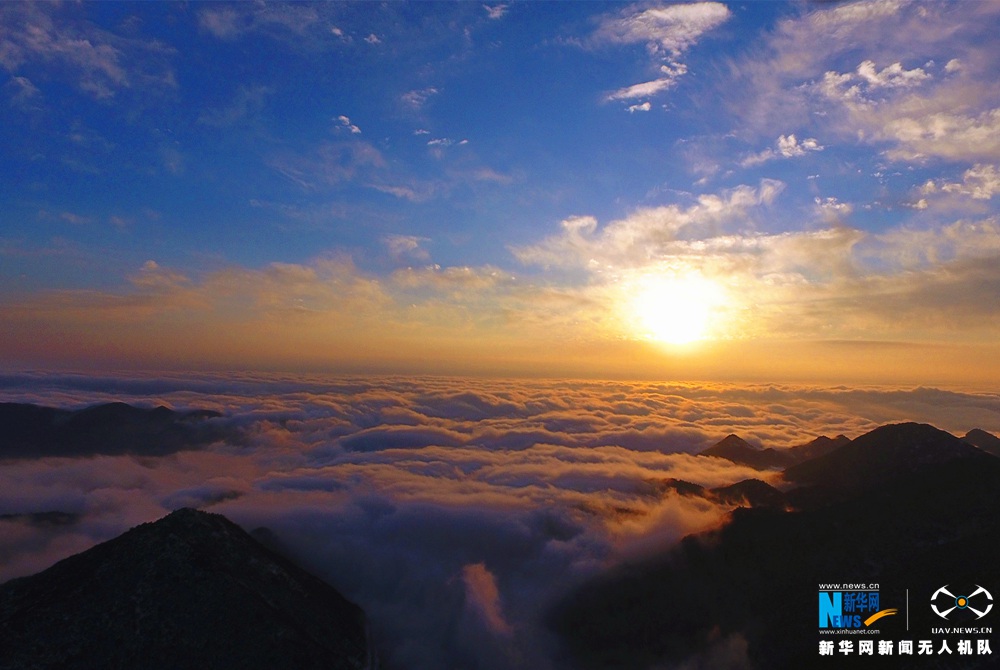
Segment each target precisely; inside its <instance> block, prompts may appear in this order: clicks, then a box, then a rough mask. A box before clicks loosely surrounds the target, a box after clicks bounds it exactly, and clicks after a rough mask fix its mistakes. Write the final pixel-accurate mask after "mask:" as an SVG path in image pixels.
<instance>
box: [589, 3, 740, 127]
mask: <svg viewBox="0 0 1000 670" xmlns="http://www.w3.org/2000/svg"><path fill="white" fill-rule="evenodd" d="M729 17H730V12H729V9H728V8H727V7H726V6H725V5H724V4H722V3H719V2H697V3H690V4H676V5H667V6H653V7H649V6H643V5H631V6H629V7H627V8H626V9H623V10H621V11H620V12H619V13H618V14H616V15H614V16H606V17H604V19H603V20H602V21H601V24H600V25H599V26H598V28H597V30H596V31H595V32H594V34H593V36H592V39H593V41H594V43H596V44H645V45H646V49H647V52H648V53H649V55H650V56H652V57H653V58H654V62H655V63H657V64H658V73H659V77H658V78H657V79H653V80H650V81H646V82H643V83H639V84H632V85H630V86H626V87H623V88H620V89H618V90H616V91H614V92H612V93H610V94H608V95H607V100H633V99H637V98H650V97H653V96H656V95H658V94H660V93H662V92H663V91H666V90H668V89H670V88H672V87H673V86H675V85H676V84H677V81H678V80H679V79H680V78H681V77H683V76H684V75H685V74H687V65H685V64H684V63H683V62H682V61H681V60H680V59H681V58H682V57H683V55H684V53H685V52H686V51H687V50H688V49H690V48H691V47H692V46H694V45H695V44H696V43H697V42H698V40H699V39H700V38H701V37H702V35H703V34H705V33H706V32H708V31H710V30H712V29H713V28H715V27H717V26H719V25H721V24H722V23H724V22H725V21H726V20H728V19H729ZM629 111H633V110H632V109H631V107H630V108H629Z"/></svg>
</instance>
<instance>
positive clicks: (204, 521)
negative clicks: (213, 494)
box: [0, 509, 377, 670]
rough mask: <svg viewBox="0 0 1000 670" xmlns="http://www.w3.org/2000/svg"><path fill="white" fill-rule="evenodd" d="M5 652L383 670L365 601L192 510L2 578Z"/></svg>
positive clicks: (17, 662) (89, 660)
mask: <svg viewBox="0 0 1000 670" xmlns="http://www.w3.org/2000/svg"><path fill="white" fill-rule="evenodd" d="M0 649H2V650H3V653H2V654H0V668H3V669H4V670H15V669H21V668H25V669H26V668H36V669H48V668H52V669H55V668H67V669H74V668H79V669H83V668H88V669H90V668H144V669H146V670H160V669H162V670H173V669H178V668H192V669H195V668H199V669H213V668H217V669H219V670H222V669H228V668H241V669H244V670H247V669H249V670H254V669H257V670H281V669H284V668H288V669H289V670H291V669H308V668H324V669H328V670H329V669H333V670H341V669H343V670H348V669H350V670H361V669H369V670H371V669H374V668H376V667H377V660H376V657H375V654H374V650H373V648H372V646H371V644H370V642H369V640H368V634H367V625H366V620H365V615H364V613H363V612H362V611H361V609H360V608H359V607H358V606H356V605H354V604H353V603H351V602H349V601H347V600H346V599H345V598H344V597H343V596H341V595H340V594H339V593H338V592H337V591H336V590H334V589H333V587H331V586H329V585H328V584H327V583H325V582H323V581H322V580H320V579H318V578H316V577H314V576H313V575H311V574H309V573H308V572H306V571H304V570H302V569H301V568H298V567H297V566H295V565H294V564H292V563H291V562H290V561H288V560H287V559H285V558H283V557H281V556H279V555H277V554H275V553H273V552H272V551H270V550H268V549H266V548H265V547H263V546H262V545H261V544H260V543H259V542H257V541H256V540H254V539H253V538H252V537H251V536H250V535H248V534H247V533H246V532H244V531H243V530H242V529H241V528H240V527H239V526H237V525H236V524H234V523H232V522H231V521H229V520H228V519H226V518H225V517H223V516H221V515H218V514H209V513H206V512H199V511H196V510H192V509H181V510H178V511H176V512H173V513H172V514H170V515H168V516H166V517H164V518H162V519H160V520H159V521H156V522H153V523H146V524H142V525H140V526H137V527H135V528H133V529H132V530H130V531H128V532H126V533H124V534H123V535H121V536H119V537H117V538H115V539H113V540H109V541H108V542H104V543H102V544H99V545H97V546H95V547H92V548H91V549H89V550H87V551H84V552H82V553H80V554H76V555H74V556H71V557H69V558H67V559H65V560H63V561H60V562H59V563H56V564H55V565H53V566H52V567H50V568H49V569H47V570H44V571H42V572H40V573H38V574H36V575H33V576H31V577H23V578H19V579H14V580H11V581H9V582H7V583H5V584H3V585H0Z"/></svg>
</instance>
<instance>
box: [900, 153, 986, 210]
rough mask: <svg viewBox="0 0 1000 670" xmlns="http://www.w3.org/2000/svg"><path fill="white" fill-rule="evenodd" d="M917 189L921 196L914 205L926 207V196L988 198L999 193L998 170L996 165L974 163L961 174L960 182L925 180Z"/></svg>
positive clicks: (920, 207) (918, 207)
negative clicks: (946, 195)
mask: <svg viewBox="0 0 1000 670" xmlns="http://www.w3.org/2000/svg"><path fill="white" fill-rule="evenodd" d="M916 190H917V193H918V194H919V195H922V196H925V197H923V198H921V199H920V200H919V201H918V202H917V203H916V205H914V207H916V208H917V209H927V208H928V206H929V205H928V201H927V197H928V196H930V197H940V196H941V195H943V194H951V195H959V196H968V197H970V198H972V199H973V200H990V199H991V198H992V197H993V196H994V195H996V194H997V193H1000V170H998V169H997V166H996V165H989V164H982V163H976V164H975V165H973V166H972V167H971V168H969V169H968V170H966V171H965V172H964V173H963V174H962V181H961V182H948V181H945V180H943V179H940V180H937V181H935V180H927V181H926V182H924V184H923V185H922V186H920V187H919V188H918V189H916Z"/></svg>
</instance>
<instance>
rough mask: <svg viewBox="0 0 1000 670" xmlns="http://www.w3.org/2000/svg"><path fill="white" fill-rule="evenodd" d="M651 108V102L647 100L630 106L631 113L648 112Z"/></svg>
mask: <svg viewBox="0 0 1000 670" xmlns="http://www.w3.org/2000/svg"><path fill="white" fill-rule="evenodd" d="M650 109H652V105H650V104H649V101H646V102H644V103H642V104H641V105H629V107H628V111H629V114H634V113H635V112H648V111H649V110H650Z"/></svg>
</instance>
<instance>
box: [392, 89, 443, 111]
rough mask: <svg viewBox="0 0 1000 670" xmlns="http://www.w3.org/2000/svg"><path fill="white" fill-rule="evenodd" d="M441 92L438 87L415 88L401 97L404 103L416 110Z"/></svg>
mask: <svg viewBox="0 0 1000 670" xmlns="http://www.w3.org/2000/svg"><path fill="white" fill-rule="evenodd" d="M438 93H439V91H438V89H436V88H434V87H428V88H421V89H414V90H412V91H407V92H406V93H404V94H403V95H402V97H401V99H402V101H403V104H405V105H406V106H407V107H410V108H411V109H414V110H419V109H421V108H423V106H424V105H426V104H427V101H428V100H430V99H431V98H432V97H433V96H435V95H437V94H438Z"/></svg>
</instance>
